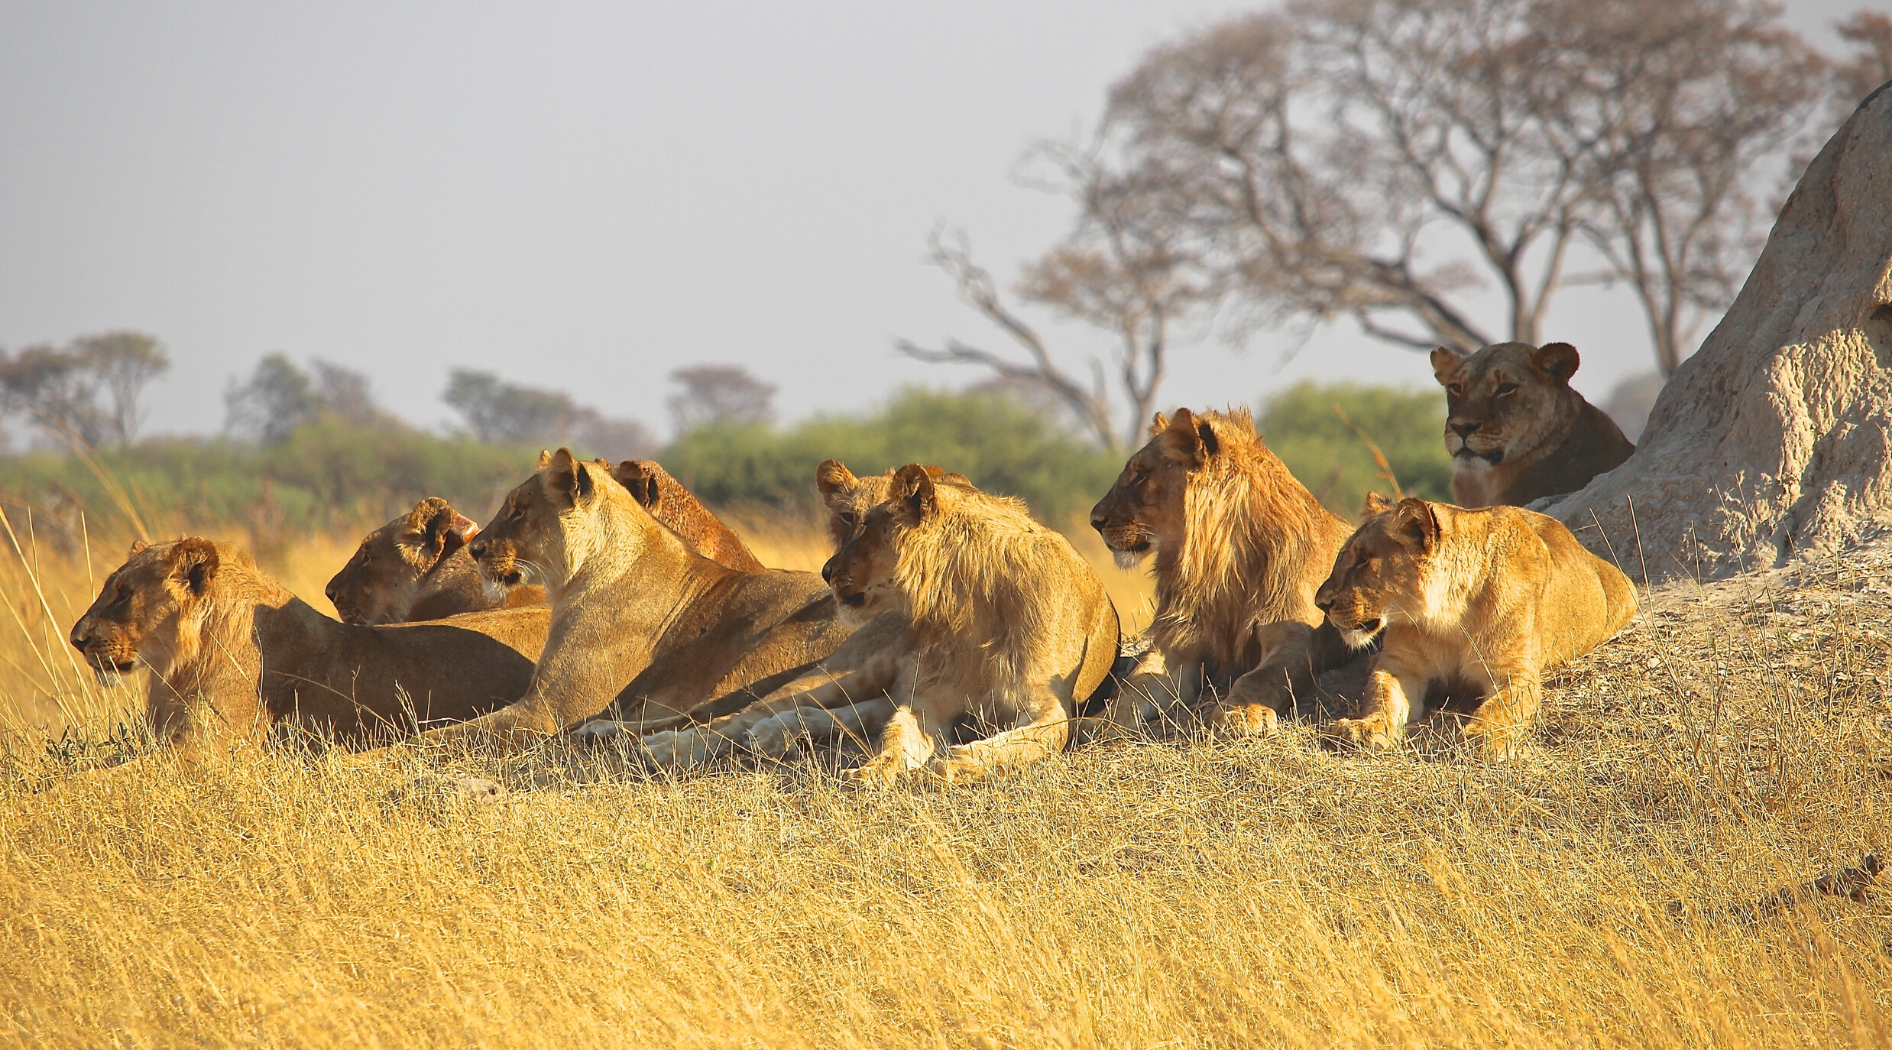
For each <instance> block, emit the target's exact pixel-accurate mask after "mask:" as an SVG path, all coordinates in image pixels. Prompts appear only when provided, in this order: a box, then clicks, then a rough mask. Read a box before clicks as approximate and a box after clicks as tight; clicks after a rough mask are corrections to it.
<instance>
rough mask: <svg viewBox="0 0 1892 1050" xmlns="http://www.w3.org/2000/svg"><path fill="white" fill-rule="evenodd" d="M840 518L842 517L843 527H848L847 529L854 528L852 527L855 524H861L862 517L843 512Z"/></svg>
mask: <svg viewBox="0 0 1892 1050" xmlns="http://www.w3.org/2000/svg"><path fill="white" fill-rule="evenodd" d="M840 519H841V527H842V528H846V529H852V528H853V527H854V526H856V525H858V524H860V519H859V518H856V517H855V516H854V515H853V514H851V513H843V514H841V515H840Z"/></svg>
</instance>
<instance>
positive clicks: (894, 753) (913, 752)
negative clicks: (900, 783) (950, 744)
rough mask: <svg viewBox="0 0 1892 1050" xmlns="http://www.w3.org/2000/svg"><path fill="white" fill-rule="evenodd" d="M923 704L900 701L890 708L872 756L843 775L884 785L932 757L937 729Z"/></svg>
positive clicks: (875, 784) (871, 784)
mask: <svg viewBox="0 0 1892 1050" xmlns="http://www.w3.org/2000/svg"><path fill="white" fill-rule="evenodd" d="M933 722H934V719H933V718H932V717H930V712H929V710H928V709H927V708H926V707H925V706H923V705H917V704H913V703H907V704H901V705H899V706H897V707H895V708H894V712H893V717H892V718H889V719H888V720H887V728H886V729H884V730H882V731H881V734H880V744H879V746H878V747H876V748H875V751H874V757H872V758H870V759H868V760H867V761H866V762H863V763H861V765H860V766H859V767H857V768H855V769H850V770H848V771H847V772H846V773H845V774H844V775H845V776H846V777H847V778H848V779H849V780H852V781H854V782H855V783H857V784H863V785H868V786H873V787H884V786H886V785H889V784H892V783H893V782H894V781H896V780H898V779H900V776H901V775H902V774H904V773H907V772H910V771H912V770H915V769H919V768H921V767H923V766H925V765H926V763H927V762H928V761H929V760H930V759H932V757H933V751H934V748H935V747H936V740H937V738H938V735H939V732H940V728H941V727H939V726H937V725H934V724H932V723H933Z"/></svg>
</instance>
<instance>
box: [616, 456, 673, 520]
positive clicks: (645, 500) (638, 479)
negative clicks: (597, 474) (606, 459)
mask: <svg viewBox="0 0 1892 1050" xmlns="http://www.w3.org/2000/svg"><path fill="white" fill-rule="evenodd" d="M653 465H654V464H650V463H649V462H647V461H646V460H641V459H627V460H625V461H624V462H622V463H619V464H618V466H617V469H616V470H614V471H612V472H611V477H612V478H614V479H616V481H617V483H618V484H620V485H622V486H624V490H625V491H626V492H629V493H630V494H631V498H632V499H634V500H636V501H637V502H638V503H639V504H640V505H641V506H642V507H643V508H644V509H645V510H648V511H651V512H652V513H655V512H656V510H657V504H658V502H659V501H661V500H662V498H663V490H662V489H661V488H659V487H658V485H657V474H656V472H655V471H652V470H651V469H650V467H651V466H653Z"/></svg>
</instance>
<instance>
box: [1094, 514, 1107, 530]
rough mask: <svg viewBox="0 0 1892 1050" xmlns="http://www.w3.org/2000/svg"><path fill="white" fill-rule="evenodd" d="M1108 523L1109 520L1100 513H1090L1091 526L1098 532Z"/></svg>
mask: <svg viewBox="0 0 1892 1050" xmlns="http://www.w3.org/2000/svg"><path fill="white" fill-rule="evenodd" d="M1108 524H1110V520H1109V519H1108V518H1106V517H1104V516H1103V515H1102V514H1093V515H1091V528H1093V529H1096V530H1097V531H1098V532H1102V531H1104V526H1106V525H1108Z"/></svg>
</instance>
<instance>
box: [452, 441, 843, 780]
mask: <svg viewBox="0 0 1892 1050" xmlns="http://www.w3.org/2000/svg"><path fill="white" fill-rule="evenodd" d="M468 550H469V551H470V552H471V553H472V556H473V558H474V561H475V563H476V564H477V566H478V568H479V571H480V575H481V577H482V578H483V579H484V580H485V581H486V584H487V586H488V588H489V589H490V590H492V591H493V593H502V592H503V591H504V590H507V589H510V588H513V587H518V586H520V585H522V584H526V583H536V584H538V585H540V586H542V587H544V588H545V592H546V594H547V595H548V596H549V597H550V599H551V604H552V620H551V630H550V634H549V635H548V637H547V640H546V644H545V652H544V655H543V656H541V658H540V659H539V664H538V667H537V668H536V669H535V671H534V673H533V679H532V685H531V687H530V688H529V689H528V690H527V692H526V695H525V697H524V698H523V699H521V700H520V701H519V702H518V703H516V704H513V705H511V706H509V707H506V708H504V709H501V710H499V711H494V712H492V713H490V714H488V715H485V716H483V717H481V718H479V719H476V720H474V721H472V722H469V723H466V724H464V725H459V726H448V727H445V728H442V729H440V730H436V731H434V732H432V733H429V734H427V737H426V740H427V741H428V742H430V743H438V744H456V745H465V744H471V745H483V746H489V747H495V748H500V749H508V750H509V749H513V748H517V747H520V746H523V745H526V744H529V743H531V742H532V741H534V740H539V739H543V738H545V737H547V736H550V735H553V734H556V733H560V732H564V731H566V730H568V729H572V728H575V727H576V726H578V725H579V724H581V723H583V722H586V721H588V720H590V719H592V718H595V717H597V716H599V715H601V714H604V713H605V711H606V710H607V709H611V708H615V714H616V715H617V717H618V718H619V719H620V720H622V722H624V723H626V725H625V727H624V728H626V729H630V730H634V731H640V732H650V731H653V730H657V729H661V728H668V727H672V726H675V725H677V724H679V723H687V722H689V721H693V720H698V719H708V718H713V717H716V716H718V715H723V714H728V713H731V712H734V711H737V710H739V709H741V708H742V707H746V706H748V705H749V704H750V703H753V702H754V701H755V700H757V699H759V698H761V697H763V696H766V695H768V694H769V693H770V692H772V691H773V690H774V689H775V688H777V687H778V686H780V685H782V684H784V683H786V682H788V681H791V680H793V679H795V678H796V677H798V676H800V675H801V674H803V673H805V672H807V671H809V670H811V669H812V668H813V666H814V665H815V664H816V662H817V661H819V660H821V659H822V658H824V657H826V656H828V655H829V654H830V653H832V652H833V651H834V649H835V647H836V646H838V645H840V644H841V642H842V641H843V640H844V639H845V638H846V637H847V636H848V634H849V633H850V628H849V627H847V626H844V625H843V624H842V623H841V622H840V621H839V620H838V619H837V618H836V616H835V606H834V598H833V596H832V595H831V594H830V593H828V590H827V588H826V587H825V586H824V585H823V584H822V582H821V580H820V578H819V577H817V576H815V575H814V574H812V573H804V572H785V571H781V570H768V571H764V572H738V571H736V570H733V569H729V568H726V567H724V566H722V565H718V564H716V563H715V562H712V561H710V560H708V559H707V558H704V557H702V556H701V555H699V554H697V553H696V552H695V551H693V550H692V549H690V546H689V545H688V544H686V543H685V542H684V541H683V539H682V538H681V537H679V536H678V535H677V534H676V533H675V532H672V531H671V530H670V529H668V528H666V527H664V526H663V525H660V524H659V523H658V522H657V521H656V519H654V518H652V517H651V516H650V514H649V512H647V511H646V510H645V509H644V508H643V506H642V505H640V504H639V503H638V502H637V500H636V499H634V498H632V496H631V494H630V493H629V492H628V491H626V490H625V488H624V486H622V485H620V484H618V483H617V482H616V481H615V480H614V479H613V478H612V477H611V475H610V474H609V473H608V472H606V471H605V469H604V468H603V467H601V466H600V465H598V464H596V463H585V462H581V461H578V460H575V459H573V458H572V456H571V454H570V453H569V452H567V451H566V450H564V449H560V450H559V451H558V452H557V453H556V454H554V455H552V456H551V457H549V459H548V460H547V462H546V464H545V466H543V467H542V468H540V469H539V470H538V471H537V472H536V473H534V474H533V475H532V477H530V478H528V479H526V481H525V482H523V483H522V484H520V485H519V486H518V487H517V488H515V489H513V490H512V491H511V492H510V493H508V494H507V496H506V500H505V503H504V505H503V506H502V507H501V509H500V513H499V515H498V517H497V518H496V519H495V520H494V521H493V523H492V524H490V525H489V526H487V528H486V529H485V530H484V531H482V532H481V533H480V534H479V535H477V536H476V537H474V539H473V540H472V542H471V543H469V544H468Z"/></svg>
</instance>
